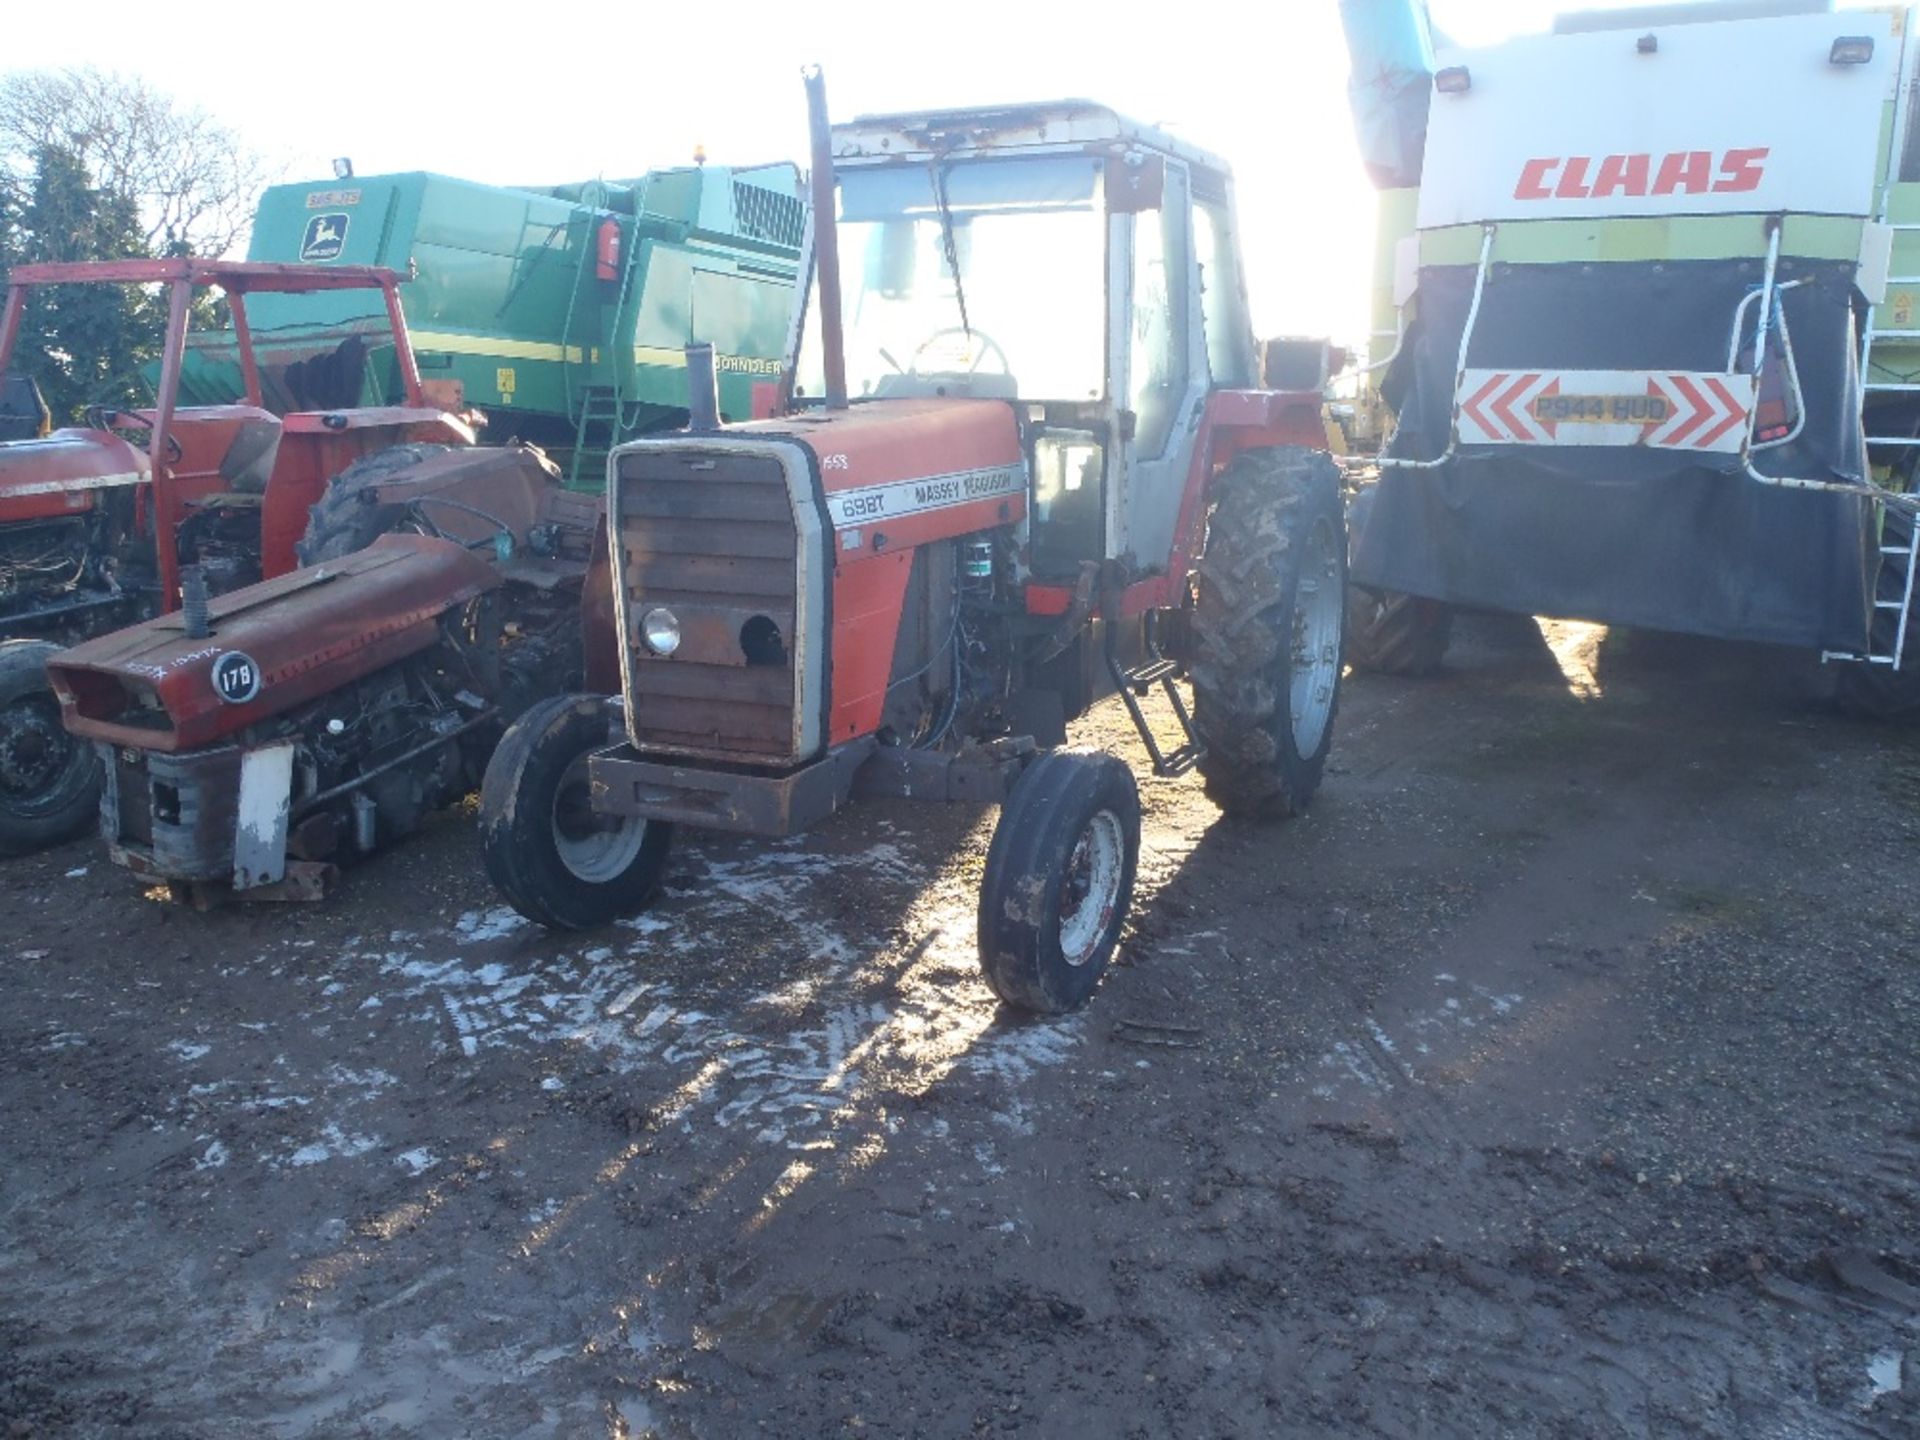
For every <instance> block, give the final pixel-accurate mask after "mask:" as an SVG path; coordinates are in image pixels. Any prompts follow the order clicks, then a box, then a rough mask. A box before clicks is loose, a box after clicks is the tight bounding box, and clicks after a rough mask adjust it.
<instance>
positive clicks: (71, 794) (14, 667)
mask: <svg viewBox="0 0 1920 1440" xmlns="http://www.w3.org/2000/svg"><path fill="white" fill-rule="evenodd" d="M59 653H60V647H59V646H58V645H52V644H49V643H48V642H47V641H45V640H8V641H4V642H0V855H25V854H27V853H28V852H29V851H32V850H39V849H42V848H44V847H45V846H48V845H57V844H59V843H60V842H61V841H62V840H71V839H73V838H74V837H75V836H76V835H79V834H81V833H83V832H84V831H85V830H86V829H87V828H88V827H89V826H91V825H93V824H95V823H97V821H98V818H99V814H100V784H101V774H102V772H101V768H100V757H99V755H98V754H97V753H96V752H95V751H94V748H93V746H91V745H89V744H88V743H87V742H86V741H84V740H82V739H80V738H79V737H78V736H75V735H69V734H68V733H67V731H66V727H65V726H63V725H62V724H61V723H60V701H59V700H58V699H57V698H56V697H55V695H54V693H53V687H52V686H51V685H50V684H48V683H47V661H48V660H49V659H50V658H52V657H53V656H55V655H57V654H59Z"/></svg>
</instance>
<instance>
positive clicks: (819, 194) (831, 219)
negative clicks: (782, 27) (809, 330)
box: [800, 65, 847, 410]
mask: <svg viewBox="0 0 1920 1440" xmlns="http://www.w3.org/2000/svg"><path fill="white" fill-rule="evenodd" d="M800 73H801V75H802V76H803V77H804V78H805V80H806V82H807V131H808V134H809V136H810V137H811V139H812V141H813V177H812V179H813V266H814V273H815V274H816V275H818V276H819V277H820V350H821V359H822V362H823V365H824V368H825V370H826V372H827V409H829V410H844V409H846V408H847V342H846V337H845V335H844V334H843V333H842V332H841V326H840V227H839V223H838V221H837V220H836V219H835V216H834V199H833V132H832V130H831V129H830V128H829V126H828V124H827V82H826V77H825V76H823V75H822V74H821V73H820V67H819V66H818V65H809V66H808V67H807V68H806V69H805V70H803V71H801V72H800ZM802 279H803V283H804V277H802Z"/></svg>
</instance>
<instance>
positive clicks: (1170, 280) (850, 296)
mask: <svg viewBox="0 0 1920 1440" xmlns="http://www.w3.org/2000/svg"><path fill="white" fill-rule="evenodd" d="M809 100H810V107H811V109H812V111H813V121H814V166H813V168H814V187H815V189H814V216H815V225H814V243H813V245H812V247H811V253H810V254H809V255H808V256H807V257H806V258H805V260H804V261H803V264H804V266H805V268H804V269H803V272H802V273H803V275H806V276H808V277H809V289H808V291H807V295H806V300H805V305H806V309H805V310H804V312H803V319H802V322H801V323H800V324H797V325H796V326H795V327H794V328H795V332H796V337H797V338H796V342H795V353H793V354H790V355H789V357H788V360H787V370H786V374H785V376H784V378H783V380H782V382H781V384H780V387H779V393H778V394H777V395H775V396H769V397H768V400H769V403H768V405H767V406H766V411H767V413H768V414H769V415H770V417H771V418H767V419H764V420H761V421H758V422H755V423H752V424H746V425H735V426H728V427H725V428H722V427H720V426H719V425H718V424H717V421H716V420H715V416H714V405H713V399H712V385H711V379H710V377H705V378H702V377H701V369H700V367H699V366H697V365H695V366H691V367H690V374H691V375H693V376H694V377H696V383H695V386H694V392H693V396H692V400H693V404H692V409H693V412H694V414H695V416H696V422H695V424H694V426H693V427H692V428H691V430H690V432H689V433H684V434H679V435H674V436H671V437H660V438H654V439H644V440H639V441H636V442H633V443H631V444H628V445H624V446H622V447H620V448H619V449H618V450H616V451H615V453H614V455H613V457H612V459H611V461H610V463H609V493H608V521H607V524H608V534H609V542H610V548H611V565H610V571H609V574H608V576H607V580H606V583H607V584H608V585H609V586H610V587H611V590H610V593H609V596H608V599H609V603H610V605H611V608H612V611H613V617H614V620H615V622H616V626H617V644H618V650H617V660H618V666H619V674H620V685H619V692H618V693H617V694H613V693H608V691H610V690H611V687H608V690H607V691H601V692H599V693H592V694H583V695H575V696H561V697H558V698H554V699H550V700H547V701H545V702H543V703H541V704H538V705H535V706H534V707H533V708H532V709H530V710H529V711H528V712H527V713H526V714H525V715H524V716H523V717H522V718H521V719H520V720H519V721H518V722H517V723H516V724H515V725H514V726H513V727H512V728H511V729H510V730H509V731H508V732H507V734H506V736H505V738H504V739H503V740H502V742H501V744H500V747H499V749H498V750H497V751H496V752H495V754H494V757H493V760H492V762H491V764H490V765H489V767H488V769H487V773H486V780H485V784H484V787H483V790H482V825H483V837H484V850H485V856H486V863H487V867H488V871H489V874H490V875H491V876H492V878H493V880H494V882H495V883H496V885H497V886H498V887H499V888H500V890H501V891H502V892H503V893H504V894H505V895H506V896H507V898H508V899H509V900H510V901H511V902H512V903H513V905H514V906H515V907H516V908H518V909H519V910H520V911H521V912H522V913H523V914H525V915H527V916H529V917H531V918H533V919H534V920H537V921H539V922H541V923H543V924H546V925H549V926H561V927H582V926H590V925H593V924H596V923H599V922H601V921H604V920H606V919H609V918H611V917H613V916H615V915H618V914H621V913H623V912H630V911H632V910H635V909H638V908H639V907H641V906H643V905H645V904H646V903H647V902H648V900H649V899H650V898H651V897H652V895H653V894H654V892H655V891H656V889H657V887H658V884H659V881H660V878H661V873H662V870H663V868H664V865H665V862H666V856H667V849H668V845H669V837H670V833H671V827H673V826H674V825H676V824H686V825H691V826H696V827H700V828H706V829H714V830H728V831H736V832H744V833H749V834H757V835H765V836H779V835H786V834H789V833H791V832H794V831H796V830H799V829H801V828H803V827H805V826H807V825H810V824H812V823H814V822H816V821H818V820H820V819H822V818H824V817H825V816H827V815H829V814H831V813H832V812H833V811H834V810H836V809H837V808H838V807H839V806H841V805H843V804H845V803H846V802H847V801H848V800H849V799H850V798H851V797H852V796H855V795H857V794H890V795H907V796H914V797H926V798H933V799H943V800H961V801H974V802H991V801H1001V802H1002V803H1003V809H1002V811H1001V815H1000V819H999V822H998V825H997V828H996V829H995V831H994V836H993V841H992V844H991V848H990V850H989V853H988V857H987V864H986V873H985V877H984V881H983V888H982V894H981V897H980V906H979V940H980V957H981V962H982V965H983V968H984V970H985V973H986V977H987V980H988V982H989V983H990V984H991V986H992V987H993V989H994V991H995V992H996V993H997V994H998V995H999V996H1000V997H1001V998H1002V999H1003V1000H1005V1001H1007V1002H1008V1003H1010V1004H1012V1005H1015V1006H1019V1007H1022V1008H1026V1009H1030V1010H1038V1011H1058V1010H1063V1009H1068V1008H1071V1007H1073V1006H1076V1005H1078V1004H1080V1003H1082V1002H1083V1001H1084V1000H1085V999H1086V998H1087V997H1088V995H1089V994H1090V993H1091V992H1092V990H1093V988H1094V986H1095V984H1096V983H1097V982H1098V980H1099V977H1100V975H1101V972H1102V970H1103V969H1104V967H1105V965H1106V963H1107V961H1108V959H1109V957H1110V956H1111V954H1112V952H1113V949H1114V946H1115V943H1116V941H1117V939H1118V937H1119V935H1120V932H1121V928H1122V925H1123V924H1124V922H1125V919H1126V916H1127V911H1128V906H1129V904H1130V901H1131V896H1132V889H1133V880H1134V872H1135V862H1136V854H1137V850H1138V845H1139V829H1140V812H1139V799H1138V794H1137V791H1136V788H1135V784H1134V778H1133V774H1132V772H1131V770H1130V769H1129V768H1128V767H1127V766H1126V765H1125V764H1123V763H1122V762H1121V761H1120V760H1119V759H1117V758H1115V757H1114V756H1112V755H1107V754H1101V753H1094V752H1088V751H1079V750H1066V749H1057V748H1053V747H1056V746H1060V745H1061V744H1062V743H1063V742H1064V740H1065V725H1066V722H1067V720H1068V719H1070V718H1071V717H1073V716H1075V715H1077V714H1079V713H1080V712H1081V711H1083V710H1084V709H1085V708H1086V707H1087V706H1088V705H1089V704H1090V703H1091V701H1092V700H1093V699H1094V698H1095V697H1096V696H1097V695H1098V694H1099V693H1101V691H1102V689H1103V688H1104V686H1105V685H1107V684H1111V685H1112V686H1113V687H1115V688H1117V689H1118V691H1119V693H1120V695H1121V696H1122V697H1123V698H1124V699H1125V701H1126V703H1127V706H1128V708H1129V709H1130V710H1131V711H1132V714H1133V717H1134V720H1135V722H1136V724H1137V726H1138V728H1139V731H1140V734H1141V737H1142V739H1143V741H1144V742H1145V745H1146V748H1147V750H1148V752H1149V754H1150V756H1151V759H1152V763H1153V767H1154V769H1155V771H1156V772H1157V773H1159V774H1162V775H1170V774H1177V773H1180V772H1182V771H1184V770H1187V769H1189V768H1197V769H1198V770H1199V772H1200V774H1201V776H1202V777H1203V779H1204V780H1205V782H1206V785H1207V789H1208V792H1209V793H1210V794H1211V795H1213V796H1215V797H1216V798H1217V799H1218V801H1219V803H1220V804H1221V806H1222V807H1223V808H1224V809H1226V810H1229V811H1232V812H1234V813H1240V814H1249V815H1271V816H1280V815H1287V814H1291V813H1293V812H1295V811H1297V810H1299V809H1300V808H1301V807H1302V806H1304V805H1305V804H1306V803H1307V801H1308V800H1309V798H1310V797H1311V796H1312V794H1313V793H1314V790H1315V788H1316V786H1317V785H1318V784H1319V781H1320V777H1321V772H1322V768H1323V766H1324V763H1325V760H1326V756H1327V751H1328V746H1329V745H1330V743H1331V739H1332V734H1333V724H1334V713H1335V709H1336V705H1337V700H1338V687H1339V683H1340V673H1341V641H1342V634H1341V627H1342V596H1343V589H1344V581H1345V565H1346V540H1345V533H1344V528H1343V520H1342V516H1341V509H1340V497H1339V489H1338V483H1337V476H1336V471H1335V467H1334V465H1333V463H1332V461H1331V459H1330V458H1329V457H1328V456H1327V455H1326V454H1325V453H1324V450H1323V448H1322V447H1323V445H1324V438H1323V436H1324V432H1323V429H1322V424H1321V418H1320V398H1321V397H1320V395H1319V394H1318V393H1317V392H1311V391H1304V392H1301V391H1296V392H1287V391H1279V390H1274V389H1269V388H1263V386H1262V383H1261V379H1260V376H1259V374H1258V373H1257V372H1258V370H1259V365H1260V354H1261V352H1260V350H1259V347H1257V346H1256V344H1255V342H1254V338H1253V332H1252V328H1251V325H1250V323H1249V320H1248V312H1247V309H1246V292H1245V287H1244V283H1243V278H1242V270H1241V263H1240V254H1239V249H1240V244H1241V239H1240V231H1239V227H1238V223H1237V219H1236V217H1235V214H1234V209H1233V202H1232V189H1231V182H1230V179H1229V176H1228V171H1227V167H1226V165H1225V164H1224V163H1222V162H1221V161H1220V160H1218V159H1216V158H1215V157H1213V156H1211V155H1209V154H1207V153H1205V152H1204V151H1201V150H1198V149H1196V148H1194V147H1193V146H1191V145H1188V144H1186V143H1185V142H1183V141H1181V140H1177V139H1175V138H1173V137H1172V136H1169V135H1167V134H1165V133H1163V132H1160V131H1157V130H1154V129H1151V128H1149V127H1146V126H1143V125H1138V124H1135V123H1134V122H1132V121H1129V120H1126V119H1124V118H1123V117H1121V116H1119V115H1116V114H1115V113H1114V112H1112V111H1110V110H1107V109H1104V108H1102V107H1099V106H1094V105H1090V104H1087V103H1085V102H1064V103H1059V104H1052V105H1037V106H1022V107H1014V108H1002V109H991V110H965V111H950V112H941V113H922V114H910V115H892V116H882V117H873V118H866V119H861V120H856V121H854V122H852V123H851V124H848V125H843V126H839V127H836V128H834V129H832V130H831V131H830V132H829V130H828V129H827V126H826V122H825V98H824V94H823V91H822V88H821V84H820V81H819V77H818V73H817V72H815V74H814V75H813V76H812V77H811V78H810V80H809ZM843 277H844V279H845V283H844V284H843ZM1183 674H1184V675H1185V676H1187V677H1190V679H1191V682H1192V691H1193V709H1192V711H1191V714H1189V712H1188V710H1187V709H1186V707H1185V704H1184V700H1183V697H1182V694H1181V692H1180V691H1179V690H1178V689H1176V687H1175V681H1176V680H1177V679H1178V678H1180V677H1181V676H1182V675H1183ZM1155 687H1161V688H1162V689H1163V690H1164V693H1165V694H1166V696H1167V697H1168V699H1169V700H1170V701H1171V709H1172V714H1173V717H1174V720H1175V721H1176V722H1177V723H1178V724H1179V725H1180V726H1182V727H1184V728H1185V731H1186V738H1185V741H1184V743H1182V744H1180V745H1178V746H1177V747H1175V748H1173V749H1172V750H1170V751H1169V750H1163V749H1162V748H1161V747H1160V745H1159V744H1158V743H1157V742H1156V740H1155V738H1154V736H1153V733H1152V731H1151V730H1150V728H1149V726H1148V724H1147V723H1146V717H1145V716H1144V715H1143V713H1142V707H1141V704H1140V702H1141V700H1142V699H1143V698H1144V697H1146V696H1148V695H1150V694H1151V693H1153V691H1154V689H1155Z"/></svg>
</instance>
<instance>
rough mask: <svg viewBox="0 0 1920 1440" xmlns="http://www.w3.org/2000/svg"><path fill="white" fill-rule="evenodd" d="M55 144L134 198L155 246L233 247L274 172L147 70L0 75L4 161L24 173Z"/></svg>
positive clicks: (149, 246) (0, 153)
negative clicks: (154, 81)
mask: <svg viewBox="0 0 1920 1440" xmlns="http://www.w3.org/2000/svg"><path fill="white" fill-rule="evenodd" d="M48 146H53V147H57V148H58V149H60V150H62V151H64V152H66V153H67V154H69V155H71V156H73V157H74V158H75V159H76V160H77V161H78V162H79V163H80V165H81V166H82V167H83V168H84V169H85V170H86V172H87V173H88V174H89V175H90V176H91V177H92V179H93V183H94V185H95V186H97V187H98V188H99V189H100V190H102V191H104V192H106V193H107V194H110V195H113V196H115V197H117V198H120V199H124V200H127V201H129V202H131V204H132V205H133V207H134V209H135V213H136V215H137V217H138V225H137V227H136V230H137V233H138V234H139V236H140V238H141V240H142V242H143V243H142V247H141V249H142V253H147V254H156V255H158V254H182V253H192V254H197V255H223V254H225V253H226V252H227V250H228V249H229V248H231V247H232V245H233V243H234V241H235V240H236V239H237V238H238V237H239V236H240V235H241V234H242V233H243V232H244V231H245V229H246V227H247V224H248V222H249V220H250V219H251V218H252V213H253V204H254V201H255V199H256V198H257V196H258V195H259V193H260V190H261V188H262V187H263V186H264V185H265V184H266V182H267V180H268V178H269V177H268V174H267V167H266V163H265V162H264V160H263V159H262V158H261V156H260V155H259V154H258V153H257V152H255V151H254V150H253V149H251V148H250V147H249V146H247V145H245V144H243V143H242V142H241V140H240V137H239V136H238V135H237V134H236V133H235V132H234V131H233V130H232V129H230V128H229V127H228V126H225V125H223V124H221V123H220V122H219V121H218V120H216V119H214V118H213V117H212V116H211V115H209V114H207V113H206V112H205V111H204V110H199V109H195V108H191V107H188V106H183V105H181V104H180V103H179V102H177V101H175V100H174V99H173V98H172V97H171V96H169V95H167V94H165V93H164V92H162V91H159V90H156V89H155V88H154V87H153V86H152V85H150V84H149V83H148V82H147V81H145V80H143V79H141V78H140V77H138V76H129V75H116V74H110V73H107V72H103V71H100V70H95V69H92V68H91V67H82V68H77V69H71V70H57V71H56V70H21V71H15V72H13V73H12V74H8V75H4V76H0V165H5V166H6V168H8V169H10V170H11V171H12V172H13V174H14V175H15V177H16V178H17V177H18V176H19V175H20V174H21V172H22V170H23V169H24V168H25V167H26V166H27V165H29V164H31V163H32V160H33V157H34V156H36V155H37V154H39V153H40V152H41V151H42V150H43V149H44V148H45V147H48Z"/></svg>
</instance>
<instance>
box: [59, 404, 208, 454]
mask: <svg viewBox="0 0 1920 1440" xmlns="http://www.w3.org/2000/svg"><path fill="white" fill-rule="evenodd" d="M83 418H84V419H85V420H86V422H87V426H88V428H89V429H93V430H145V431H147V432H148V433H149V434H151V433H152V431H153V421H152V420H150V419H149V418H148V417H146V416H145V415H141V414H139V413H138V412H136V411H133V410H109V409H107V407H106V406H104V405H89V406H87V408H86V411H85V413H84V417H83ZM142 448H143V449H146V450H148V451H149V452H151V450H152V448H153V447H152V444H151V442H149V443H148V444H147V445H145V446H143V447H142ZM186 455H187V452H186V451H185V450H184V449H182V448H181V446H180V437H179V436H178V435H173V434H169V435H168V436H167V463H168V464H169V465H178V464H179V463H180V462H181V461H182V460H184V459H185V458H186Z"/></svg>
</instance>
